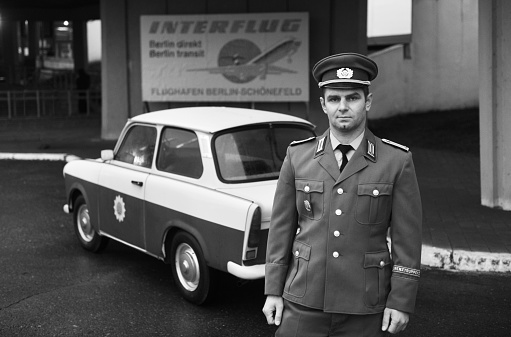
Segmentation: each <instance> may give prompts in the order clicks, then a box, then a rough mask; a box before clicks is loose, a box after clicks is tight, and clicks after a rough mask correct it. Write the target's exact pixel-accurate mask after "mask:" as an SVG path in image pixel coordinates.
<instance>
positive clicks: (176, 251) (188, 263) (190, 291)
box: [170, 232, 212, 304]
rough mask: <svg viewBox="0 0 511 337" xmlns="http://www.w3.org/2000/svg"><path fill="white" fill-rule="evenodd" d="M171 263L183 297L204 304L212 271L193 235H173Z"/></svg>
mask: <svg viewBox="0 0 511 337" xmlns="http://www.w3.org/2000/svg"><path fill="white" fill-rule="evenodd" d="M170 263H171V267H172V275H173V277H174V281H175V282H176V284H177V286H178V288H179V291H180V292H181V294H182V295H183V297H184V298H185V299H186V300H188V301H189V302H192V303H194V304H203V303H204V302H205V301H206V300H207V298H208V295H209V293H210V289H211V283H212V282H211V281H212V279H211V277H212V273H211V271H210V269H209V267H208V266H207V265H206V260H205V258H204V254H203V253H202V250H201V248H200V246H199V243H198V242H197V240H196V239H195V238H194V237H193V236H192V235H190V234H188V233H187V232H178V233H177V234H176V235H175V236H174V237H173V239H172V242H171V262H170Z"/></svg>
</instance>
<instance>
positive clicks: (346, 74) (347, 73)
mask: <svg viewBox="0 0 511 337" xmlns="http://www.w3.org/2000/svg"><path fill="white" fill-rule="evenodd" d="M337 77H339V78H352V77H353V70H351V69H350V68H341V69H337Z"/></svg>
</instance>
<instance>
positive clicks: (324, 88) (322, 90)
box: [321, 85, 369, 99]
mask: <svg viewBox="0 0 511 337" xmlns="http://www.w3.org/2000/svg"><path fill="white" fill-rule="evenodd" d="M326 89H328V88H326V87H322V88H321V95H322V96H323V98H325V91H326ZM332 89H333V88H332ZM339 89H342V88H339ZM360 89H362V91H363V92H364V99H367V96H368V95H369V86H368V85H364V86H363V87H361V88H360Z"/></svg>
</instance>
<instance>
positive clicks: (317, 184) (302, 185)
mask: <svg viewBox="0 0 511 337" xmlns="http://www.w3.org/2000/svg"><path fill="white" fill-rule="evenodd" d="M295 187H296V190H297V191H302V192H305V193H311V192H316V193H323V182H322V181H314V180H295Z"/></svg>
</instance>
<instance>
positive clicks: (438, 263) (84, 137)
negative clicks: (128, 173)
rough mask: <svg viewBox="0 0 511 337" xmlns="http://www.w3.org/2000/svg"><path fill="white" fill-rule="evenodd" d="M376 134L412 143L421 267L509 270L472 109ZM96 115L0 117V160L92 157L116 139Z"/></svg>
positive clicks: (420, 117) (507, 218)
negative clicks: (487, 197) (483, 178)
mask: <svg viewBox="0 0 511 337" xmlns="http://www.w3.org/2000/svg"><path fill="white" fill-rule="evenodd" d="M369 127H370V128H371V129H372V130H373V131H374V133H375V134H376V135H377V136H379V137H382V138H387V139H390V140H392V141H395V142H398V143H401V144H403V145H406V146H408V147H409V148H410V150H411V151H412V153H413V158H414V163H415V167H416V171H417V177H418V180H419V186H420V190H421V197H422V202H423V214H424V223H423V254H422V255H423V256H422V264H423V265H425V266H430V267H435V268H441V269H448V270H463V271H492V272H511V212H509V211H504V210H500V209H492V208H488V207H484V206H482V205H481V202H480V194H481V187H480V174H481V172H480V165H479V116H478V110H477V109H472V110H459V111H444V112H429V113H421V114H409V115H403V116H398V117H393V118H388V119H382V120H371V121H370V122H369ZM100 132H101V121H100V118H99V117H97V116H73V117H67V118H45V119H22V120H0V159H4V160H26V161H27V163H29V162H30V161H31V160H72V159H74V158H75V156H78V157H86V158H97V157H99V156H100V151H101V150H102V149H112V148H113V147H114V145H115V142H114V141H105V140H102V139H101V137H100Z"/></svg>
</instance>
